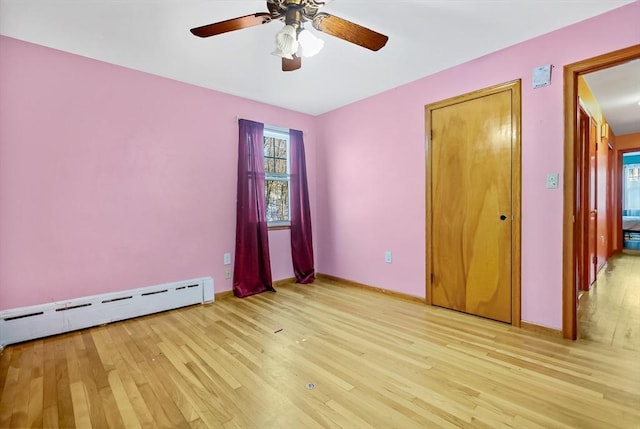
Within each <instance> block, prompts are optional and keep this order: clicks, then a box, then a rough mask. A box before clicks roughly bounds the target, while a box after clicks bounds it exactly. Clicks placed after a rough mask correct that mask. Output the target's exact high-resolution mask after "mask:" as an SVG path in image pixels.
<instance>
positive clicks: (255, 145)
mask: <svg viewBox="0 0 640 429" xmlns="http://www.w3.org/2000/svg"><path fill="white" fill-rule="evenodd" d="M238 125H239V129H240V138H239V145H238V197H237V198H238V200H237V209H236V255H235V266H234V270H233V294H234V295H235V296H237V297H240V298H242V297H245V296H250V295H255V294H257V293H260V292H264V291H267V290H271V291H273V290H274V289H273V284H272V281H271V261H270V259H269V236H268V229H267V217H266V210H265V197H264V161H263V158H262V157H263V142H262V138H263V131H264V124H261V123H259V122H252V121H247V120H245V119H240V121H239V124H238Z"/></svg>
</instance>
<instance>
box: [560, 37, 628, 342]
mask: <svg viewBox="0 0 640 429" xmlns="http://www.w3.org/2000/svg"><path fill="white" fill-rule="evenodd" d="M637 58H640V45H635V46H631V47H628V48H625V49H620V50H618V51H614V52H610V53H608V54H604V55H600V56H597V57H593V58H590V59H587V60H583V61H579V62H576V63H573V64H569V65H566V66H565V67H564V208H563V240H562V335H563V336H564V337H565V338H569V339H573V340H575V339H576V338H577V336H578V322H577V317H578V316H577V315H578V295H577V291H576V272H575V270H576V245H575V243H574V239H575V236H576V233H575V231H574V228H575V227H576V225H577V223H576V222H575V220H576V219H577V218H578V216H579V213H577V210H576V207H577V203H578V201H577V199H578V198H580V195H577V193H576V178H577V177H578V175H579V174H581V173H582V172H581V171H580V170H579V168H578V165H577V163H576V162H575V161H576V151H575V148H576V145H577V139H578V136H577V127H576V118H577V115H578V101H577V100H578V76H580V75H583V74H587V73H591V72H594V71H598V70H602V69H606V68H609V67H613V66H616V65H618V64H622V63H625V62H628V61H631V60H634V59H637Z"/></svg>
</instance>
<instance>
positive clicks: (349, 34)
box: [313, 12, 389, 51]
mask: <svg viewBox="0 0 640 429" xmlns="http://www.w3.org/2000/svg"><path fill="white" fill-rule="evenodd" d="M313 27H314V28H315V29H316V30H318V31H322V32H324V33H327V34H331V35H332V36H336V37H338V38H340V39H343V40H346V41H347V42H351V43H355V44H356V45H360V46H362V47H363V48H367V49H371V50H372V51H377V50H379V49H380V48H382V47H383V46H384V45H385V44H386V43H387V40H389V37H387V36H385V35H384V34H380V33H377V32H375V31H373V30H370V29H368V28H366V27H363V26H361V25H358V24H354V23H353V22H351V21H347V20H346V19H342V18H338V17H337V16H333V15H329V14H328V13H324V12H321V13H318V14H317V15H316V16H315V17H314V18H313Z"/></svg>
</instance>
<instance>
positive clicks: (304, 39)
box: [191, 0, 389, 71]
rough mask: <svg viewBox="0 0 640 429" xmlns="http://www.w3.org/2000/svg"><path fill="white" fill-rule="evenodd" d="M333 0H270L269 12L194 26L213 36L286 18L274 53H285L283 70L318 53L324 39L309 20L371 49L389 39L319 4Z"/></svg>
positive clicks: (199, 32)
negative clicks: (328, 11) (308, 28)
mask: <svg viewBox="0 0 640 429" xmlns="http://www.w3.org/2000/svg"><path fill="white" fill-rule="evenodd" d="M331 1H332V0H324V1H322V0H267V9H268V11H269V12H258V13H254V14H252V15H246V16H241V17H238V18H233V19H228V20H226V21H220V22H216V23H213V24H208V25H203V26H202V27H196V28H192V29H191V33H193V34H194V35H196V36H198V37H210V36H216V35H218V34H222V33H227V32H229V31H235V30H241V29H243V28H248V27H253V26H256V25H261V24H267V23H269V22H271V21H275V20H279V21H284V23H285V27H284V28H283V29H282V30H281V31H280V32H278V34H276V50H275V51H274V52H273V54H274V55H277V56H279V57H282V71H293V70H298V69H299V68H300V67H301V66H302V60H301V57H300V56H299V55H298V52H300V54H301V55H302V56H306V57H309V56H312V55H315V54H316V53H317V52H318V51H319V50H320V49H321V48H322V45H323V44H324V42H323V41H322V40H320V39H318V38H316V37H315V36H314V35H313V34H312V33H311V32H310V31H308V30H305V28H304V24H305V23H306V22H307V21H309V22H311V25H312V26H313V28H315V29H316V30H318V31H321V32H323V33H327V34H331V35H332V36H335V37H338V38H340V39H343V40H346V41H347V42H351V43H354V44H356V45H359V46H362V47H364V48H367V49H370V50H372V51H377V50H379V49H380V48H382V47H383V46H384V45H385V44H386V43H387V40H388V39H389V38H388V37H387V36H385V35H384V34H380V33H377V32H375V31H373V30H370V29H368V28H366V27H363V26H361V25H358V24H355V23H353V22H351V21H347V20H346V19H342V18H338V17H337V16H334V15H330V14H328V13H325V12H319V10H320V8H321V7H323V6H324V5H326V4H327V3H329V2H331Z"/></svg>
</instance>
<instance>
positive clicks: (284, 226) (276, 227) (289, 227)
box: [268, 225, 291, 231]
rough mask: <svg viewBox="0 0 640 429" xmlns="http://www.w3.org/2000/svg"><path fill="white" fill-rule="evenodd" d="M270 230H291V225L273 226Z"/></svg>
mask: <svg viewBox="0 0 640 429" xmlns="http://www.w3.org/2000/svg"><path fill="white" fill-rule="evenodd" d="M268 228H269V231H278V230H280V229H291V225H273V226H270V227H268Z"/></svg>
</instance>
